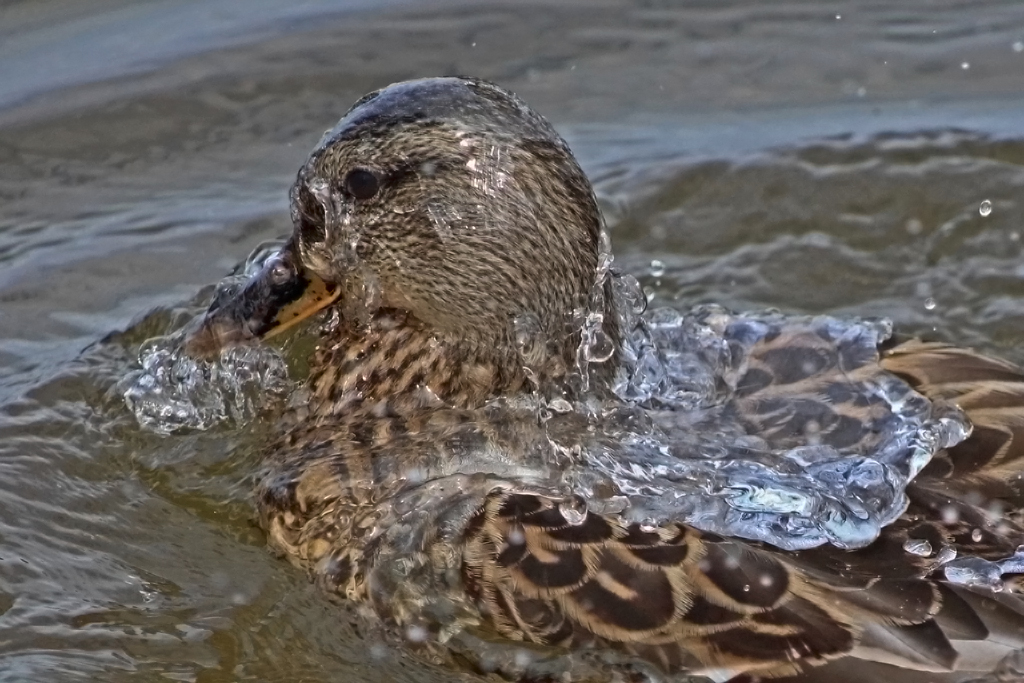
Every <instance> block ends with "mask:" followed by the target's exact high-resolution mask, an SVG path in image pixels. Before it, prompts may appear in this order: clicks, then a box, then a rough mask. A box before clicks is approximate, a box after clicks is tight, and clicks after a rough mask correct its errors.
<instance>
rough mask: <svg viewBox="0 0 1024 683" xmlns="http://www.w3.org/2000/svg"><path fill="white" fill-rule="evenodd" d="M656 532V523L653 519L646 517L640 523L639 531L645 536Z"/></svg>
mask: <svg viewBox="0 0 1024 683" xmlns="http://www.w3.org/2000/svg"><path fill="white" fill-rule="evenodd" d="M657 530H658V522H657V520H655V519H654V518H653V517H648V518H646V519H644V520H641V521H640V531H642V532H644V533H645V534H651V533H654V532H655V531H657Z"/></svg>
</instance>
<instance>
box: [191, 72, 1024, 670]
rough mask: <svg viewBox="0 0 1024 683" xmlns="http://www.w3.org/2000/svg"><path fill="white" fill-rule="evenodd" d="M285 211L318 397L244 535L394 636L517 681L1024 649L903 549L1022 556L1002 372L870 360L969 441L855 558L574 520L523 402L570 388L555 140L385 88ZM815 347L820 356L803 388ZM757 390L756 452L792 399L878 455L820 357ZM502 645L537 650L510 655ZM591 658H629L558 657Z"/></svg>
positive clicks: (582, 187) (583, 213)
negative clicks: (309, 295) (960, 421)
mask: <svg viewBox="0 0 1024 683" xmlns="http://www.w3.org/2000/svg"><path fill="white" fill-rule="evenodd" d="M353 169H362V170H368V171H370V172H371V173H373V174H374V178H375V179H377V181H379V188H378V189H377V191H376V192H374V193H373V195H372V196H370V197H368V198H363V197H356V196H354V195H353V194H352V192H351V191H350V190H351V189H352V188H348V187H347V186H346V182H347V179H348V178H349V176H348V174H349V173H350V172H351V171H352V170H353ZM359 191H360V192H362V190H361V189H360V190H359ZM292 206H293V210H292V213H293V219H294V222H295V232H294V234H293V236H292V239H291V241H290V242H289V244H288V246H287V247H286V250H287V251H288V253H289V254H290V258H291V260H290V261H288V263H289V264H291V266H290V267H292V268H293V275H294V274H295V273H307V274H311V276H316V277H318V278H320V279H321V280H322V281H323V282H325V283H327V284H328V286H329V287H330V288H332V289H335V288H336V290H337V291H338V292H339V293H340V294H339V296H338V299H337V301H336V302H335V303H334V307H335V311H336V312H337V315H335V316H334V320H333V322H332V323H329V324H326V325H325V326H324V331H323V338H322V339H321V341H320V345H319V347H318V349H317V351H316V353H315V356H314V358H313V360H312V362H311V367H312V371H311V374H310V377H309V380H308V382H307V384H306V388H305V389H304V391H308V400H303V401H299V402H296V403H297V404H299V407H295V408H292V409H291V411H290V413H289V414H287V415H286V416H285V418H284V420H283V423H282V424H283V425H284V426H283V428H282V429H283V433H282V435H281V436H280V438H279V439H278V440H277V441H276V442H275V443H274V444H272V445H271V446H270V447H269V448H268V455H267V471H266V474H265V476H264V477H263V479H262V481H261V484H260V486H259V489H258V493H257V500H258V506H259V511H260V517H261V520H262V523H263V525H264V527H265V528H266V530H267V532H268V535H269V538H270V542H271V544H272V545H273V546H274V547H275V548H277V549H279V550H281V551H282V552H283V553H285V554H286V555H287V556H288V557H290V558H291V559H292V560H293V561H295V562H297V563H298V564H300V565H301V566H303V567H306V568H307V569H308V570H309V571H310V572H311V573H312V575H313V576H314V577H316V579H317V581H318V582H319V583H321V584H322V585H323V586H324V587H325V588H326V589H327V590H329V591H332V592H335V593H337V594H339V595H341V596H343V597H345V598H347V599H349V600H352V601H355V602H357V603H359V604H360V605H363V606H364V607H366V608H367V611H368V613H370V614H372V618H373V619H375V620H377V621H379V622H380V623H382V624H384V625H385V627H386V629H388V630H389V631H393V632H396V633H408V629H410V628H415V629H417V630H416V634H417V635H418V636H420V635H421V634H424V635H423V637H417V638H415V639H413V640H415V641H416V642H415V643H414V644H413V645H412V647H415V648H416V649H417V650H418V651H419V652H420V653H421V655H422V656H424V657H426V658H429V659H432V660H436V661H441V662H444V663H446V664H448V665H450V666H463V667H465V666H468V667H470V668H479V669H483V670H487V671H492V670H493V671H498V672H500V673H503V674H504V675H506V676H508V677H512V678H517V677H524V678H530V677H536V678H544V677H546V676H547V677H560V676H562V677H564V676H569V677H570V678H573V677H578V678H580V679H588V678H589V679H595V678H601V677H604V676H610V675H611V673H610V672H611V671H613V670H614V671H617V672H619V673H620V674H623V675H635V674H636V672H638V671H642V670H643V669H644V667H645V666H652V667H654V669H655V670H662V671H668V672H686V671H693V672H698V673H705V674H707V675H711V676H713V677H714V678H715V680H719V681H722V680H730V681H735V682H737V683H739V682H740V681H753V680H757V679H758V678H759V677H762V678H772V679H779V680H786V681H793V682H796V681H804V682H811V681H836V682H842V681H848V682H850V683H852V682H853V681H858V682H869V681H892V682H893V683H901V682H903V683H921V682H923V681H931V682H933V683H940V682H945V681H955V680H961V679H962V678H963V676H962V675H960V674H956V673H950V672H952V671H954V670H955V669H957V668H958V661H959V662H960V663H961V664H963V665H968V664H969V665H970V667H974V668H973V669H971V670H976V671H984V670H986V669H985V667H986V666H987V667H989V668H991V666H992V665H994V663H995V661H996V659H997V656H998V655H1000V654H1002V653H1003V652H1004V651H1010V650H1012V649H1015V648H1020V647H1022V646H1024V602H1022V601H1021V600H1020V599H1019V598H1018V597H1017V596H1016V595H1015V594H1010V593H1002V594H995V593H986V592H985V591H982V590H979V589H973V588H966V587H962V586H952V585H949V584H947V583H946V582H944V581H943V580H941V577H940V576H939V572H938V571H937V570H936V567H935V566H934V560H933V559H930V558H927V557H921V556H917V555H912V554H909V553H907V552H905V551H904V550H903V545H904V542H905V541H906V540H907V539H908V538H920V539H927V540H929V541H930V542H931V544H932V545H933V547H936V548H938V547H941V546H947V547H950V548H953V549H956V550H957V551H958V552H959V553H961V554H974V555H978V556H981V557H986V558H990V559H999V558H1003V557H1006V556H1008V555H1010V554H1012V553H1013V552H1014V550H1015V548H1016V546H1017V545H1018V544H1019V543H1022V542H1024V532H1022V527H1021V526H1020V513H1021V510H1022V506H1021V503H1022V497H1021V491H1022V488H1021V485H1020V474H1021V472H1022V470H1024V452H1022V449H1024V446H1022V444H1024V435H1022V434H1020V430H1022V429H1024V374H1022V372H1021V370H1020V369H1019V368H1017V367H1015V366H1013V365H1011V364H1009V363H1006V362H1003V361H999V360H995V359H991V358H987V357H984V356H980V355H977V354H975V353H973V352H970V351H966V350H963V349H956V348H952V347H948V346H943V345H937V344H922V343H919V342H911V343H908V344H904V345H901V346H895V347H893V348H889V349H885V350H883V351H881V352H880V353H881V355H880V360H879V361H878V363H875V364H874V365H873V366H872V367H871V368H870V369H869V370H866V371H865V373H867V375H869V374H870V373H871V372H876V373H881V372H892V373H895V374H897V375H899V376H901V377H903V378H905V379H906V380H907V381H908V382H909V383H911V384H912V385H913V386H915V387H916V388H917V389H918V390H919V391H920V392H922V393H923V394H925V395H926V396H928V397H929V398H932V399H935V400H946V401H950V402H954V403H958V404H959V405H960V406H961V407H962V408H963V409H964V410H965V411H966V412H967V414H968V415H969V417H970V419H971V420H972V421H973V423H974V425H975V432H974V435H973V436H972V437H971V438H969V439H968V440H967V441H966V442H964V443H962V444H960V445H958V446H956V447H954V448H951V449H949V450H947V451H945V452H943V453H941V455H940V457H938V458H936V459H935V460H934V461H933V462H932V464H931V465H929V466H928V467H927V468H926V469H925V471H924V472H922V473H921V474H920V475H919V476H918V478H917V480H916V481H915V482H914V483H913V484H912V485H911V487H910V489H909V492H908V493H909V495H910V499H911V504H910V507H909V509H908V510H907V512H906V513H905V514H904V515H903V516H902V517H901V518H900V520H899V521H898V522H897V523H896V524H894V525H892V526H891V527H888V528H887V529H886V530H885V531H884V532H883V535H882V537H881V538H880V539H879V540H878V541H877V542H876V543H874V544H872V545H871V546H869V547H867V548H865V549H863V550H860V551H856V552H847V551H841V550H838V549H835V548H829V547H825V548H820V549H817V550H812V551H804V552H799V553H784V552H781V551H778V550H775V549H772V548H770V547H767V546H763V545H760V544H756V543H750V542H744V541H741V540H734V539H725V538H719V537H716V536H714V535H711V534H703V533H701V532H699V531H697V530H695V529H692V528H689V527H687V526H686V525H683V524H670V525H665V526H662V527H660V528H645V527H641V526H640V525H637V524H630V523H627V522H625V521H623V520H620V519H618V518H616V517H615V516H613V515H607V516H602V515H599V514H596V513H594V512H588V511H586V509H585V508H583V507H581V506H576V508H577V509H581V510H582V512H581V513H580V514H581V515H582V517H581V518H580V519H573V520H569V519H568V518H567V514H569V513H567V512H566V509H569V508H572V505H573V502H572V501H566V500H565V494H564V493H561V492H560V491H559V490H557V489H554V488H553V487H551V486H550V484H547V483H546V482H547V481H549V480H550V479H551V478H550V477H549V476H547V475H548V474H549V473H550V470H551V468H553V467H556V466H557V463H554V462H552V461H551V451H550V442H549V441H548V439H547V437H546V434H545V431H544V429H543V427H542V425H540V424H539V423H538V420H537V419H536V415H535V412H533V411H532V410H531V409H530V408H529V407H528V406H525V404H522V403H521V400H523V397H524V396H528V395H529V394H530V392H531V391H532V390H534V389H536V388H538V387H539V388H540V391H541V393H545V394H548V395H549V396H550V395H552V394H554V395H557V394H559V393H560V392H564V391H570V390H571V389H570V388H569V387H568V386H567V385H566V382H567V381H568V376H569V374H570V372H571V370H572V368H573V364H574V362H575V359H576V352H577V348H578V347H579V344H580V331H579V312H580V310H585V309H586V308H587V306H589V305H590V304H591V302H592V299H593V296H594V292H595V284H598V282H599V280H598V266H599V258H600V254H599V241H600V232H601V219H600V216H599V213H598V209H597V204H596V202H595V200H594V197H593V193H592V191H591V189H590V186H589V184H588V182H587V180H586V178H585V176H584V175H583V173H582V171H581V170H580V169H579V167H578V165H577V164H576V162H575V160H574V159H573V158H572V155H571V154H570V152H569V150H568V148H567V146H566V145H565V143H564V142H563V141H562V140H561V138H559V137H558V135H557V134H556V133H555V132H554V130H553V129H552V128H551V127H550V126H549V125H548V124H547V123H546V122H545V121H544V120H543V119H542V118H540V117H539V116H537V115H536V114H534V113H533V112H532V111H530V110H529V109H528V108H527V107H526V106H525V105H524V104H522V103H521V102H520V101H519V100H518V99H516V98H515V97H514V96H512V95H510V94H509V93H506V92H505V91H503V90H501V89H499V88H497V87H496V86H493V85H490V84H487V83H483V82H479V81H474V80H468V79H428V80H423V81H413V82H409V83H402V84H396V85H393V86H390V87H389V88H386V89H384V90H382V91H379V92H378V93H373V94H371V95H368V96H367V97H364V98H363V99H362V100H360V101H359V102H358V103H357V104H356V105H355V106H354V107H353V109H352V110H351V111H350V112H349V113H348V114H347V115H346V116H345V118H343V119H342V120H341V122H340V123H339V124H338V125H337V126H336V127H335V128H334V129H333V130H331V131H329V132H328V133H327V134H326V136H325V137H324V139H323V140H322V141H321V143H320V145H319V146H318V147H317V149H316V150H315V151H314V152H313V154H312V155H311V157H310V159H309V160H308V161H307V162H306V164H305V165H304V166H303V167H302V169H301V170H300V171H299V175H298V179H297V181H296V184H295V187H294V188H293V191H292ZM596 291H598V292H600V291H601V290H600V289H597V290H596ZM604 295H605V296H604V299H605V304H604V306H605V308H604V314H605V322H606V330H607V331H608V333H609V334H610V335H611V337H612V341H613V342H615V343H617V342H618V335H619V332H618V329H617V328H616V327H615V322H616V321H617V318H616V316H615V315H614V310H613V308H612V296H611V291H610V289H608V286H605V289H604ZM229 307H230V303H223V302H222V311H221V313H222V312H223V310H226V309H227V308H229ZM214 313H216V312H211V316H214ZM236 317H237V316H236ZM523 330H526V331H527V333H525V334H524V332H523ZM819 351H820V352H821V353H819ZM802 353H805V354H810V355H815V354H817V355H815V357H816V358H826V359H829V358H831V359H832V360H828V361H826V362H822V363H821V364H820V365H819V366H816V367H815V368H814V371H813V372H812V373H811V375H809V376H807V377H804V376H801V377H800V378H798V380H797V379H794V378H793V369H794V367H795V366H794V364H793V359H794V358H798V357H800V356H801V354H802ZM614 363H615V359H614V358H613V359H612V360H611V361H610V362H609V363H608V364H607V366H606V367H609V368H610V367H613V366H614ZM602 367H603V366H602ZM601 372H602V371H601V370H600V368H599V369H598V372H597V374H596V375H595V377H596V387H595V388H596V390H597V391H600V390H601V388H602V378H601ZM804 374H805V375H806V374H807V373H806V372H805V373H804ZM748 378H749V381H748V383H747V385H746V389H745V391H744V392H742V397H741V399H739V400H738V401H737V404H736V407H737V410H738V411H740V412H741V414H742V415H743V416H745V418H747V423H748V424H749V425H752V427H751V428H752V429H757V430H763V432H764V434H765V436H770V435H769V432H771V434H774V435H775V436H772V438H782V436H779V435H785V434H788V433H790V432H792V433H802V432H799V430H793V429H791V428H792V427H793V425H794V424H796V423H797V422H799V421H800V420H801V419H803V420H804V421H806V417H807V416H800V415H789V416H782V417H780V416H779V415H777V414H771V415H769V414H768V413H769V410H768V407H767V406H769V405H770V403H771V399H772V397H773V396H777V395H779V394H780V393H783V394H788V395H794V394H795V395H799V396H806V399H807V401H809V402H812V403H813V402H816V404H817V405H819V406H821V408H822V410H823V411H824V412H823V414H826V417H828V416H833V417H834V418H835V419H834V420H833V422H827V420H826V421H825V422H824V423H823V424H824V427H825V429H826V430H840V429H845V430H847V431H848V432H849V433H851V434H855V435H856V438H859V439H870V438H872V435H871V434H870V433H868V432H869V431H870V430H867V432H865V430H863V429H862V427H863V425H864V424H867V422H866V421H867V420H868V418H869V416H868V415H867V413H866V412H865V409H863V407H862V406H860V404H858V402H857V397H856V396H848V397H846V398H841V397H840V393H838V392H836V391H832V390H831V389H832V388H837V387H839V388H841V387H842V386H848V384H844V383H845V382H848V380H849V377H847V376H845V375H844V370H843V368H842V367H841V363H839V362H838V361H837V360H836V359H835V358H834V354H833V355H832V356H830V355H829V353H828V348H827V345H826V343H825V342H824V341H822V340H820V339H818V340H808V339H806V338H799V337H786V336H783V337H778V338H775V339H774V340H772V341H771V342H770V343H766V344H765V345H764V347H763V348H761V349H760V350H759V351H758V352H756V353H755V354H754V360H753V362H752V364H751V367H750V369H749V370H748ZM496 401H497V402H496ZM503 401H504V402H503ZM787 429H788V430H790V431H789V432H787ZM838 433H839V432H838V431H835V434H838ZM825 436H826V437H828V434H827V433H826V434H825ZM836 438H838V436H837V437H836ZM566 505H568V506H569V508H566ZM993 506H999V508H1000V509H1001V510H1003V511H1004V512H1006V514H1005V515H1004V516H1002V517H999V518H997V517H995V516H993V515H992V514H991V513H990V511H991V510H992V509H993ZM951 510H953V511H955V512H956V514H955V515H951V514H950V511H951ZM515 643H522V644H528V645H529V646H530V648H531V649H529V651H528V652H529V655H530V656H529V657H525V658H524V657H517V656H509V657H504V658H503V655H502V653H503V652H506V651H508V652H513V653H516V652H521V650H516V648H515V647H514V644H515ZM997 644H998V647H994V646H995V645H997ZM588 651H595V652H614V653H618V654H617V655H614V656H612V655H609V657H607V658H604V659H601V658H596V659H595V658H593V657H591V658H587V657H585V656H582V657H581V656H568V655H571V653H577V654H578V653H581V652H588ZM562 655H567V656H562ZM975 657H976V658H977V659H979V660H980V662H969V661H968V660H970V659H972V658H975ZM829 661H835V663H833V664H826V662H829ZM822 665H823V666H822ZM631 672H632V673H631ZM958 676H959V677H958Z"/></svg>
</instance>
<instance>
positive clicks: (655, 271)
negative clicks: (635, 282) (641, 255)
mask: <svg viewBox="0 0 1024 683" xmlns="http://www.w3.org/2000/svg"><path fill="white" fill-rule="evenodd" d="M664 274H665V262H664V261H659V260H658V259H654V260H653V261H651V275H653V276H654V277H661V276H662V275H664Z"/></svg>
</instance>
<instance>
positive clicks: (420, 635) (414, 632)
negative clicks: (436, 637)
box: [405, 625, 429, 643]
mask: <svg viewBox="0 0 1024 683" xmlns="http://www.w3.org/2000/svg"><path fill="white" fill-rule="evenodd" d="M428 635H429V634H428V633H427V629H425V628H423V627H422V626H415V625H414V626H410V627H409V628H407V629H405V637H406V638H407V639H408V640H409V642H411V643H423V642H426V640H427V636H428Z"/></svg>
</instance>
